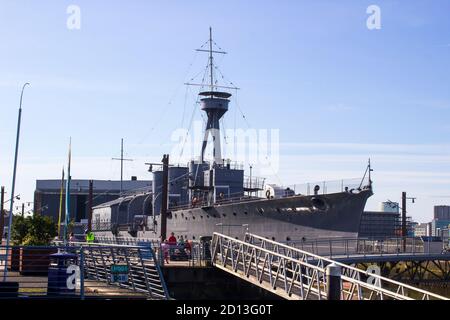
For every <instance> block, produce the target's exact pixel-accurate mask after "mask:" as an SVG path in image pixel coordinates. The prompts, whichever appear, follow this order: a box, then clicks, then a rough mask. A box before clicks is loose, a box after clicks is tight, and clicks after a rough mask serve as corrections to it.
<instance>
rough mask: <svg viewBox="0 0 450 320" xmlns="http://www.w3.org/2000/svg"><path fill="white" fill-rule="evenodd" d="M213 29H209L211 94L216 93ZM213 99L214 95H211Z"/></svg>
mask: <svg viewBox="0 0 450 320" xmlns="http://www.w3.org/2000/svg"><path fill="white" fill-rule="evenodd" d="M212 43H213V40H212V28H211V27H209V68H210V72H211V75H210V78H211V92H212V91H214V87H213V86H214V75H213V64H214V61H213V59H214V57H213V49H212ZM211 97H212V95H211Z"/></svg>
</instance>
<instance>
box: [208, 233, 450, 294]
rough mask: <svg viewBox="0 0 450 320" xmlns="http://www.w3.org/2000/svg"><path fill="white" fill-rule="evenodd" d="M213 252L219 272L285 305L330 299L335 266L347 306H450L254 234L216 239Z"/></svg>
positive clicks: (407, 288) (377, 276)
mask: <svg viewBox="0 0 450 320" xmlns="http://www.w3.org/2000/svg"><path fill="white" fill-rule="evenodd" d="M211 246H212V263H213V265H214V266H215V267H217V268H219V269H222V270H224V271H226V272H229V273H231V274H233V275H235V276H237V277H239V278H242V279H244V280H246V281H249V282H250V283H252V284H254V285H257V286H259V287H261V288H264V289H266V290H268V291H270V292H272V293H274V294H276V295H278V296H280V297H283V298H285V299H290V300H324V299H327V287H328V284H327V276H326V269H327V266H329V265H331V264H333V265H334V266H339V267H340V269H341V277H340V288H341V292H340V299H341V300H415V299H422V300H450V299H448V298H445V297H443V296H439V295H437V294H434V293H431V292H428V291H425V290H421V289H419V288H415V287H412V286H409V285H406V284H404V283H401V282H397V281H393V280H390V279H388V278H385V277H382V276H379V275H376V274H371V273H367V272H366V271H363V270H360V269H357V268H354V267H351V266H348V265H345V264H342V263H338V262H336V261H333V260H331V259H328V258H324V257H321V256H318V255H315V254H312V253H309V252H307V251H303V250H300V249H297V248H294V247H291V246H288V245H285V244H282V243H278V242H275V241H271V240H268V239H265V238H263V237H260V236H257V235H254V234H250V233H247V234H246V235H245V239H244V241H241V240H237V239H234V238H232V237H229V236H226V235H223V234H220V233H214V235H213V240H212V245H211Z"/></svg>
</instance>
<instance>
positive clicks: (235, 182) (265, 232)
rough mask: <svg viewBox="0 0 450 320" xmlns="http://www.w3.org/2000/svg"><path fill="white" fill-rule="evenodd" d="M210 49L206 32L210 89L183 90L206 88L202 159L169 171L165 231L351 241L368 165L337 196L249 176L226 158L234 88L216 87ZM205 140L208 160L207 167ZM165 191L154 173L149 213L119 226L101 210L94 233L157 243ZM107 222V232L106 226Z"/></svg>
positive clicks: (116, 217)
mask: <svg viewBox="0 0 450 320" xmlns="http://www.w3.org/2000/svg"><path fill="white" fill-rule="evenodd" d="M213 43H214V41H213V39H212V31H211V29H210V38H209V50H204V49H198V51H205V52H208V54H209V64H208V67H209V69H210V77H209V84H193V83H189V84H188V85H194V86H200V87H201V88H202V89H203V88H207V89H206V90H201V91H200V92H199V100H200V106H201V110H202V111H204V113H205V114H206V117H207V120H206V125H205V131H204V139H203V142H202V148H201V154H200V157H199V159H198V160H191V161H190V162H189V163H188V164H187V165H186V166H170V167H169V168H168V208H167V209H168V216H167V231H168V232H175V233H176V234H177V235H183V236H184V237H186V238H188V239H199V238H200V237H201V236H211V235H212V233H213V232H214V231H222V232H224V233H228V234H230V235H232V236H235V237H241V236H242V235H243V232H244V231H246V230H250V231H251V232H253V233H256V234H258V235H261V236H266V237H267V238H271V239H275V240H280V241H285V240H292V239H306V238H309V239H310V238H318V237H322V238H323V237H354V236H356V235H357V233H358V229H359V223H360V219H361V215H362V213H363V210H364V206H365V203H366V201H367V199H368V198H369V197H370V196H371V195H372V181H371V176H370V173H371V171H372V169H371V168H370V163H369V166H368V168H367V170H366V173H365V175H364V178H363V179H362V180H361V183H360V184H359V185H358V186H355V187H352V186H344V183H342V186H341V190H340V191H338V192H334V193H326V192H325V190H320V189H321V188H320V186H319V185H314V187H313V192H310V190H309V187H308V192H306V194H305V193H302V194H300V193H298V192H295V190H292V189H290V188H282V187H280V186H276V185H264V179H259V178H256V177H252V176H251V175H250V177H246V176H245V175H244V170H243V167H241V166H239V165H233V164H232V163H231V161H230V160H226V159H224V158H223V155H222V150H221V143H220V141H221V129H220V119H221V118H222V117H223V116H224V115H225V113H226V112H227V111H228V108H229V104H230V97H231V96H232V94H231V93H229V92H227V91H230V90H231V89H238V88H235V87H226V86H219V85H217V83H216V82H215V81H214V76H213V75H214V72H213V68H214V56H213V54H214V53H218V54H224V53H225V52H223V51H216V50H213ZM209 139H211V140H212V159H210V160H209V161H207V159H206V156H205V150H206V148H207V145H208V141H209ZM367 179H368V180H367ZM162 191H163V171H162V170H159V171H154V172H153V190H152V193H151V198H152V206H151V210H149V209H147V210H143V211H141V212H139V214H133V213H131V216H136V218H135V219H134V220H133V221H132V222H131V223H130V212H127V213H126V214H125V213H123V214H122V215H123V216H125V215H126V217H127V222H126V223H124V219H122V218H121V213H120V210H116V211H115V212H116V214H113V213H110V214H109V216H108V213H106V214H101V213H102V212H114V210H109V211H108V210H104V207H105V206H103V207H102V210H99V211H98V212H99V213H98V214H97V215H96V211H95V210H94V216H93V218H94V222H93V226H94V230H95V226H96V224H95V219H97V221H99V222H100V221H101V225H102V227H101V228H98V229H97V230H96V232H98V233H101V234H102V235H115V236H118V235H123V236H126V235H130V234H131V235H133V236H136V237H146V238H158V236H159V235H160V234H161V230H160V228H161V225H162V224H161V206H162V198H163V197H162V196H161V194H162ZM116 203H117V201H116ZM149 211H151V212H149ZM108 224H109V228H108V227H105V226H108ZM98 225H99V226H100V224H98ZM124 226H125V227H124Z"/></svg>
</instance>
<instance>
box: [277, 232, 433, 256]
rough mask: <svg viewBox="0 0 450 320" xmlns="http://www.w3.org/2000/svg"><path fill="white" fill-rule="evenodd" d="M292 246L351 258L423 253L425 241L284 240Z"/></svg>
mask: <svg viewBox="0 0 450 320" xmlns="http://www.w3.org/2000/svg"><path fill="white" fill-rule="evenodd" d="M283 243H284V244H286V245H289V246H291V247H295V248H298V249H300V250H303V251H308V252H311V253H314V254H317V255H319V256H323V257H328V258H333V257H335V258H343V257H346V258H349V257H351V256H364V257H365V256H369V255H379V256H383V255H405V254H410V255H423V254H424V253H425V248H424V243H423V241H422V239H420V238H413V237H409V238H406V239H405V246H403V239H402V238H386V239H378V240H373V239H365V238H329V239H322V238H318V239H311V240H295V241H293V240H291V241H286V242H283Z"/></svg>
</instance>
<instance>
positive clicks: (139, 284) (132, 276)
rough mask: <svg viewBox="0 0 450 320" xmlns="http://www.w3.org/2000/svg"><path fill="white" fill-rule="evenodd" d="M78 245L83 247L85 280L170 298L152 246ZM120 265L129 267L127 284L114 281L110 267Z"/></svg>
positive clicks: (154, 297)
mask: <svg viewBox="0 0 450 320" xmlns="http://www.w3.org/2000/svg"><path fill="white" fill-rule="evenodd" d="M77 245H80V246H81V248H82V249H81V250H82V252H83V260H84V261H83V266H84V270H85V277H86V280H93V281H98V282H100V283H102V284H107V285H110V286H118V287H120V288H123V289H127V290H129V291H132V292H136V293H143V294H146V295H148V297H149V298H150V299H169V294H168V290H167V287H166V285H165V282H164V278H163V276H162V273H161V270H160V267H159V264H158V263H157V261H156V257H155V254H154V251H153V249H152V248H151V247H150V246H148V247H142V246H130V245H111V244H108V245H102V244H98V243H95V244H87V243H82V244H81V243H80V244H77ZM117 264H119V265H126V266H127V267H128V270H129V273H128V281H126V282H124V283H116V282H114V283H113V282H112V281H111V266H112V265H117Z"/></svg>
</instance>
